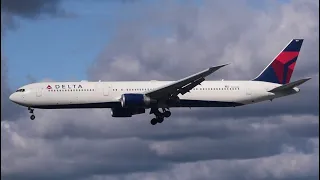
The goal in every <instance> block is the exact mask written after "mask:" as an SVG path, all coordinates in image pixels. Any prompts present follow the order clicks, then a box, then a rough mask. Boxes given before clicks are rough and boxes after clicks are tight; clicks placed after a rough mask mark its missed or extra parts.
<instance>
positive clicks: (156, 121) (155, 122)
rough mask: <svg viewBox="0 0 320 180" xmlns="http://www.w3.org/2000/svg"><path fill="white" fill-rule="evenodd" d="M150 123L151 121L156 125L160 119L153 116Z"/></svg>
mask: <svg viewBox="0 0 320 180" xmlns="http://www.w3.org/2000/svg"><path fill="white" fill-rule="evenodd" d="M150 123H151V124H152V125H156V124H157V123H158V119H156V118H153V119H151V121H150Z"/></svg>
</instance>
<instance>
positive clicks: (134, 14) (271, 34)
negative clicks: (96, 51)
mask: <svg viewBox="0 0 320 180" xmlns="http://www.w3.org/2000/svg"><path fill="white" fill-rule="evenodd" d="M245 2H246V1H234V2H233V6H230V5H229V2H228V3H226V2H224V1H221V2H218V1H209V0H208V1H205V3H206V6H202V7H201V8H197V7H195V6H193V5H190V4H187V3H186V4H176V3H173V2H172V1H162V0H161V1H158V2H157V4H149V5H145V4H143V3H142V2H137V3H134V4H132V5H130V7H129V6H126V7H123V9H122V11H121V12H126V13H128V17H129V16H130V18H131V21H130V22H128V21H127V20H124V21H123V22H122V23H119V24H118V25H119V26H118V27H117V34H116V36H115V37H114V39H113V40H112V42H111V43H110V44H109V45H108V46H107V47H106V49H105V50H104V51H103V52H102V53H101V54H100V56H99V57H98V58H97V60H96V61H95V64H94V65H93V66H92V67H90V68H89V70H88V73H89V75H90V76H91V79H95V80H97V79H102V80H148V79H159V80H164V79H172V80H175V79H177V78H182V77H184V76H186V75H189V74H191V73H194V72H197V71H198V70H202V69H203V68H206V67H207V66H211V65H216V64H220V63H225V62H231V63H232V65H230V66H229V67H226V68H224V69H221V70H220V71H219V72H217V73H216V74H215V75H213V77H211V78H210V79H221V78H224V79H251V78H253V77H254V76H255V75H256V74H258V73H259V72H260V71H261V70H262V69H263V68H264V67H265V66H266V65H267V64H268V63H269V62H270V61H271V59H272V58H273V57H274V56H275V55H276V54H277V53H278V51H280V50H281V48H282V47H283V46H284V45H285V44H286V43H287V42H288V41H289V40H290V39H291V38H296V37H303V38H305V39H306V41H305V43H304V46H303V49H302V51H301V56H300V57H299V60H298V63H297V66H296V71H295V73H294V74H293V79H298V78H301V77H305V76H309V75H311V76H315V78H314V80H312V81H309V82H308V83H306V84H304V85H303V86H301V89H302V91H301V93H299V94H297V95H294V96H290V97H287V98H283V99H278V100H275V101H274V102H272V103H270V102H266V103H262V104H257V105H252V106H245V107H240V108H208V109H197V108H195V109H192V110H189V109H185V110H184V109H173V110H172V112H173V116H172V117H171V118H170V119H169V120H167V121H165V122H164V123H162V124H161V125H158V126H151V125H149V119H151V117H148V115H139V116H135V117H133V118H128V119H116V118H111V117H110V111H109V110H104V109H101V110H36V114H37V120H36V121H32V122H30V121H28V120H26V119H27V114H26V113H25V114H23V115H24V116H23V117H19V118H15V121H7V120H6V121H2V122H1V147H2V148H1V174H2V175H1V176H2V177H3V178H4V179H28V178H29V179H83V180H87V179H90V180H91V179H94V180H100V179H108V180H109V179H112V180H113V179H115V180H118V179H130V180H132V179H139V180H144V179H156V180H157V179H159V180H160V179H161V180H166V179H170V180H172V179H177V180H180V179H184V180H188V179H198V180H204V179H222V180H230V179H318V178H319V171H318V169H319V166H318V164H319V161H318V159H319V143H318V140H319V136H318V133H319V128H318V127H319V122H318V117H319V113H318V110H317V109H318V106H319V105H318V103H317V100H318V99H319V96H318V95H317V94H318V93H317V92H318V90H319V85H318V83H317V82H318V74H319V70H318V68H317V66H318V57H319V52H318V51H317V48H318V47H319V45H318V43H319V36H318V32H319V23H318V14H317V11H318V10H319V2H317V1H315V0H306V1H293V2H290V3H286V4H278V3H277V2H274V3H275V4H272V3H270V2H269V1H266V4H265V7H264V9H265V10H257V9H255V8H253V7H251V6H248V5H247V4H246V3H245ZM119 12H120V11H119ZM168 29H169V31H170V32H171V34H173V35H171V34H170V33H167V32H166V31H167V30H168ZM154 30H157V32H152V34H156V35H157V36H156V37H155V36H153V35H152V36H151V35H150V34H148V33H150V32H151V31H154ZM159 31H161V32H159ZM168 34H169V35H168Z"/></svg>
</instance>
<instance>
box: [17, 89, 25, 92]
mask: <svg viewBox="0 0 320 180" xmlns="http://www.w3.org/2000/svg"><path fill="white" fill-rule="evenodd" d="M24 91H25V89H18V90H16V92H24Z"/></svg>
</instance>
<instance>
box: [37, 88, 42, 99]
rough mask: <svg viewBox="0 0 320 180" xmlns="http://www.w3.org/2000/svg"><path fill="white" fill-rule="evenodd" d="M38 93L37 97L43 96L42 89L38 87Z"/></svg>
mask: <svg viewBox="0 0 320 180" xmlns="http://www.w3.org/2000/svg"><path fill="white" fill-rule="evenodd" d="M36 94H37V97H41V96H42V89H41V88H38V89H37V93H36Z"/></svg>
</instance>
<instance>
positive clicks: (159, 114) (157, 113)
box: [150, 108, 171, 125]
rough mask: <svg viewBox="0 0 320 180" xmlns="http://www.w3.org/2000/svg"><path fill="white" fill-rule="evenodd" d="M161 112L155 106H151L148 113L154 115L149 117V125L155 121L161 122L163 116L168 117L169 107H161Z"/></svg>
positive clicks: (155, 122) (169, 113)
mask: <svg viewBox="0 0 320 180" xmlns="http://www.w3.org/2000/svg"><path fill="white" fill-rule="evenodd" d="M162 111H163V112H160V111H159V109H157V108H152V109H151V111H150V114H154V115H155V116H156V117H155V118H153V119H151V121H150V123H151V125H156V124H157V123H162V122H163V120H164V118H168V117H170V116H171V112H170V111H169V108H167V109H165V108H162Z"/></svg>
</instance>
